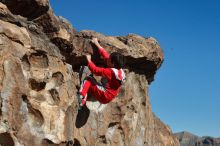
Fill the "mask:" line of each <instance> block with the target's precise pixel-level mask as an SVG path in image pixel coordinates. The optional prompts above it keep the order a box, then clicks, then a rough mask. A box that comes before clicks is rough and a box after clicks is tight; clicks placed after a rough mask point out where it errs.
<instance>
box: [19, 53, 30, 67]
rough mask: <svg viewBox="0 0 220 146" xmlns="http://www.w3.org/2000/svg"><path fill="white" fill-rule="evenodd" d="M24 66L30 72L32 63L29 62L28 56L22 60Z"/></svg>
mask: <svg viewBox="0 0 220 146" xmlns="http://www.w3.org/2000/svg"><path fill="white" fill-rule="evenodd" d="M21 61H22V65H23V67H24V69H25V70H30V62H29V60H28V56H27V55H26V54H25V55H24V56H23V57H22V58H21Z"/></svg>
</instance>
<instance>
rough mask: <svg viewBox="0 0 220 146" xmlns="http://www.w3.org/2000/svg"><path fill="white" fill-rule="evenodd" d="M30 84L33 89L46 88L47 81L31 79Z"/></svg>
mask: <svg viewBox="0 0 220 146" xmlns="http://www.w3.org/2000/svg"><path fill="white" fill-rule="evenodd" d="M29 86H30V87H31V89H32V90H35V91H40V90H42V89H44V88H45V86H46V83H45V82H38V81H36V80H35V79H29Z"/></svg>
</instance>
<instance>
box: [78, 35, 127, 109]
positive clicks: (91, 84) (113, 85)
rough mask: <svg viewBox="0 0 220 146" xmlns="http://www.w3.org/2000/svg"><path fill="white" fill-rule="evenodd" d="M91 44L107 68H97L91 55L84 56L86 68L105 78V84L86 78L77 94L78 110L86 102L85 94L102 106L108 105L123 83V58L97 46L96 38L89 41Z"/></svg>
mask: <svg viewBox="0 0 220 146" xmlns="http://www.w3.org/2000/svg"><path fill="white" fill-rule="evenodd" d="M91 42H92V43H93V44H95V46H96V47H97V48H98V50H99V54H100V55H101V56H102V57H103V59H104V61H105V62H106V65H107V68H102V67H97V66H96V65H95V64H94V63H93V62H92V60H91V55H86V59H87V62H88V68H89V70H90V71H91V73H93V74H95V75H97V76H102V77H104V78H106V80H107V83H105V85H103V84H102V85H100V84H98V83H97V82H96V81H94V80H95V79H94V78H93V77H92V76H87V77H86V78H85V79H84V80H83V82H82V84H81V87H80V90H79V92H78V94H77V97H78V99H79V103H80V108H81V107H83V106H84V105H85V103H86V100H87V93H90V94H91V95H92V96H93V97H94V98H95V99H96V100H98V101H99V102H100V103H102V104H106V103H109V102H110V101H111V100H113V99H114V98H115V96H117V94H118V93H119V89H120V86H121V85H122V83H123V82H124V81H125V73H124V71H123V70H122V67H123V65H124V57H123V56H122V55H121V54H120V53H117V52H113V53H111V54H110V55H109V54H108V53H107V52H106V50H105V49H104V48H103V47H102V46H101V45H100V44H99V42H98V39H97V38H93V39H92V40H91Z"/></svg>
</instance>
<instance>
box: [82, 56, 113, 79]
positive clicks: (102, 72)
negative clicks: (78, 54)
mask: <svg viewBox="0 0 220 146" xmlns="http://www.w3.org/2000/svg"><path fill="white" fill-rule="evenodd" d="M86 58H87V61H88V67H89V69H90V71H91V72H92V73H94V74H95V75H97V76H105V77H107V78H108V79H111V77H112V70H111V69H110V68H102V67H97V66H96V65H95V64H94V63H93V62H92V61H91V55H86Z"/></svg>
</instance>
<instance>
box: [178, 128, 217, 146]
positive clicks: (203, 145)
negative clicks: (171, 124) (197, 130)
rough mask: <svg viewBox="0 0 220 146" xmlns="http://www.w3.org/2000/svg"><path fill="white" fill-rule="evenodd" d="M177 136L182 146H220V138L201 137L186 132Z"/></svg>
mask: <svg viewBox="0 0 220 146" xmlns="http://www.w3.org/2000/svg"><path fill="white" fill-rule="evenodd" d="M175 136H176V137H177V138H178V139H179V142H180V146H220V138H213V137H208V136H204V137H199V136H196V135H193V134H191V133H189V132H186V131H184V132H180V133H176V134H175Z"/></svg>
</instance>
